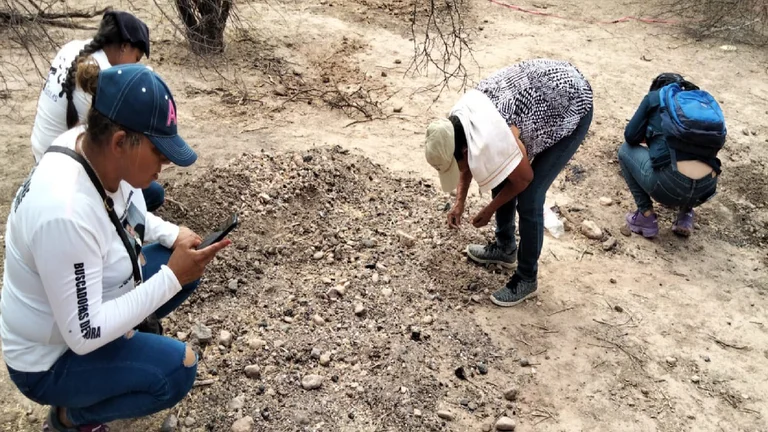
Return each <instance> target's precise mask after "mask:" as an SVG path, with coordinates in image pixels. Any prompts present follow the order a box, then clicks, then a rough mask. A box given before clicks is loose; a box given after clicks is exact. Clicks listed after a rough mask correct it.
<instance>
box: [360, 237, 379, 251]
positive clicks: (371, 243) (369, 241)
mask: <svg viewBox="0 0 768 432" xmlns="http://www.w3.org/2000/svg"><path fill="white" fill-rule="evenodd" d="M362 243H363V246H365V247H367V248H369V249H370V248H375V247H376V240H374V239H363V241H362Z"/></svg>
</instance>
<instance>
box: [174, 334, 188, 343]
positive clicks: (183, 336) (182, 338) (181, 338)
mask: <svg viewBox="0 0 768 432" xmlns="http://www.w3.org/2000/svg"><path fill="white" fill-rule="evenodd" d="M188 337H189V334H188V333H186V332H177V333H176V339H178V340H179V341H181V342H186V340H187V338H188Z"/></svg>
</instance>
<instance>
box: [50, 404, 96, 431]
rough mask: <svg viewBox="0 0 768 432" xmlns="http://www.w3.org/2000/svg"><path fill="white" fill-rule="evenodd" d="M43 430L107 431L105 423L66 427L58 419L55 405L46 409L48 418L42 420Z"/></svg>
mask: <svg viewBox="0 0 768 432" xmlns="http://www.w3.org/2000/svg"><path fill="white" fill-rule="evenodd" d="M43 432H109V426H107V425H105V424H93V425H85V426H75V427H72V428H68V427H66V426H64V425H63V424H62V423H61V421H60V420H59V412H58V409H57V408H56V407H55V406H52V407H51V408H50V409H49V410H48V418H47V419H45V421H44V422H43Z"/></svg>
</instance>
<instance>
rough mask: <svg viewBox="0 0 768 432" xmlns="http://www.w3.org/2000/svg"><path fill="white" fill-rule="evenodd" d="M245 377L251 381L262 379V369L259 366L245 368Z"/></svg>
mask: <svg viewBox="0 0 768 432" xmlns="http://www.w3.org/2000/svg"><path fill="white" fill-rule="evenodd" d="M245 376H247V377H248V378H250V379H259V378H261V368H260V367H259V365H250V366H246V367H245Z"/></svg>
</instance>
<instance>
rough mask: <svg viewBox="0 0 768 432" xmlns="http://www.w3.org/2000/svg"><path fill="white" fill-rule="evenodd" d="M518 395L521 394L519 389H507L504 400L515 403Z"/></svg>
mask: <svg viewBox="0 0 768 432" xmlns="http://www.w3.org/2000/svg"><path fill="white" fill-rule="evenodd" d="M518 393H519V390H518V388H517V387H510V388H509V389H507V391H505V392H504V399H506V400H508V401H512V402H514V401H516V400H517V394H518Z"/></svg>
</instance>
